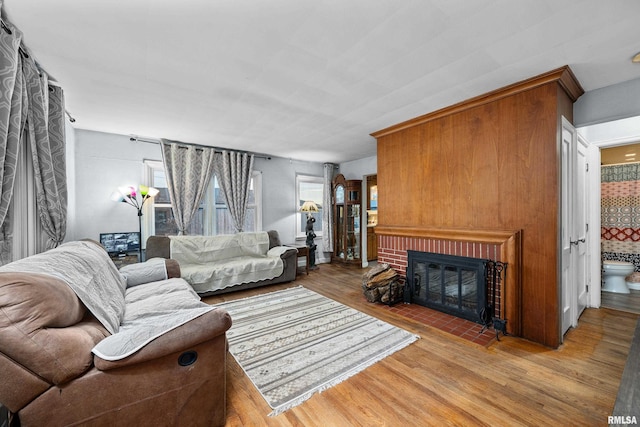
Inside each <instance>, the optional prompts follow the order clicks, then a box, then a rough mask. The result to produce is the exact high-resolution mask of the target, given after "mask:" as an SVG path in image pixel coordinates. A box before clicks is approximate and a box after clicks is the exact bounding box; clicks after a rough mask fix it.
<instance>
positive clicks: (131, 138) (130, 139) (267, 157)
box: [129, 135, 271, 160]
mask: <svg viewBox="0 0 640 427" xmlns="http://www.w3.org/2000/svg"><path fill="white" fill-rule="evenodd" d="M129 141H138V142H147V143H149V144H160V140H158V139H150V138H140V137H138V136H133V135H132V136H130V137H129ZM176 142H177V143H178V144H181V145H192V146H194V147H201V148H217V147H205V146H204V145H200V144H193V143H190V142H179V141H176ZM227 151H234V152H236V153H247V152H246V151H240V150H227ZM216 153H222V151H219V150H218V149H216ZM247 154H253V155H254V157H257V158H259V159H267V160H271V156H267V155H263V154H256V153H247Z"/></svg>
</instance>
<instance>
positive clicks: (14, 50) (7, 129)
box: [0, 22, 27, 264]
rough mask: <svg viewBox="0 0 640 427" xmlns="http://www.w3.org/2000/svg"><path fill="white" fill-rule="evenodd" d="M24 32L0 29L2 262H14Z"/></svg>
mask: <svg viewBox="0 0 640 427" xmlns="http://www.w3.org/2000/svg"><path fill="white" fill-rule="evenodd" d="M21 39H22V35H21V34H20V33H19V32H18V31H17V30H16V29H15V28H13V27H11V26H9V25H8V24H5V23H4V22H3V23H2V29H0V81H1V82H2V90H0V191H2V194H0V264H6V263H7V262H10V261H11V247H12V236H11V234H10V232H9V231H8V230H10V229H11V227H10V224H9V223H10V221H11V217H10V216H11V215H10V210H9V206H10V205H11V200H12V199H13V188H14V183H15V176H16V166H17V163H18V153H19V151H20V144H21V141H22V139H21V136H22V130H23V129H24V125H25V121H26V118H27V115H26V91H25V84H24V77H23V74H22V57H21V55H20V52H19V47H20V41H21Z"/></svg>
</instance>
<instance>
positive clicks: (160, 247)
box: [146, 230, 298, 296]
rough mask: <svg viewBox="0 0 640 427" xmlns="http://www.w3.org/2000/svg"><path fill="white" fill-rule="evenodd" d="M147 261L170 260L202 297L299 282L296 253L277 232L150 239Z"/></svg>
mask: <svg viewBox="0 0 640 427" xmlns="http://www.w3.org/2000/svg"><path fill="white" fill-rule="evenodd" d="M146 256H147V259H152V258H155V257H161V258H170V259H174V260H176V261H177V262H178V263H179V264H180V271H181V274H182V278H183V279H185V280H186V281H187V282H188V283H189V284H191V286H193V289H194V290H195V291H196V292H197V293H198V294H199V295H200V296H209V295H216V294H222V293H226V292H232V291H237V290H242V289H250V288H255V287H258V286H265V285H270V284H275V283H283V282H290V281H293V280H295V279H296V273H297V261H298V258H297V257H298V254H297V249H295V248H292V247H288V246H282V244H281V243H280V239H279V236H278V233H277V232H276V231H273V230H272V231H268V232H267V231H262V232H244V233H237V234H228V235H218V236H170V237H167V236H151V237H149V238H148V239H147V246H146Z"/></svg>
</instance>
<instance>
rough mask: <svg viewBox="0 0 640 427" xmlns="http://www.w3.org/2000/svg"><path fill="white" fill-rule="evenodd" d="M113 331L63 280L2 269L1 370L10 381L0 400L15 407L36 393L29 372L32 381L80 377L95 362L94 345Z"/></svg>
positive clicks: (49, 381) (57, 380) (7, 381)
mask: <svg viewBox="0 0 640 427" xmlns="http://www.w3.org/2000/svg"><path fill="white" fill-rule="evenodd" d="M108 335H109V333H108V332H107V331H106V329H105V328H104V327H102V326H101V325H100V323H99V322H98V321H97V320H95V319H94V318H93V317H91V315H90V314H89V313H88V311H87V310H86V308H85V306H84V305H83V304H82V302H80V299H79V298H78V297H77V296H76V294H75V292H73V290H72V289H71V288H70V287H69V286H68V285H67V284H66V283H65V282H64V281H62V280H60V279H57V278H55V277H53V276H48V275H44V274H35V273H21V272H1V273H0V359H1V360H0V362H1V363H0V365H1V366H0V371H2V372H3V379H2V381H3V383H4V384H5V385H4V386H3V387H0V402H2V403H5V404H6V405H7V406H8V407H10V408H11V406H9V405H13V406H14V407H13V408H11V409H12V410H13V411H16V408H15V405H18V406H19V405H21V404H24V403H26V402H29V401H30V400H31V399H32V398H33V397H35V396H29V392H30V391H32V390H31V389H32V388H33V387H31V388H29V387H24V385H25V384H26V383H29V379H30V376H33V378H31V379H32V380H33V381H32V383H33V382H36V381H37V380H40V379H44V380H45V381H46V382H48V383H49V384H61V383H65V382H67V381H69V380H71V379H73V378H76V377H78V376H79V375H81V374H82V373H84V372H85V371H87V370H88V369H89V368H90V367H91V366H92V363H93V354H92V353H91V349H92V348H93V347H94V346H95V345H96V344H97V343H98V342H100V341H101V340H102V339H104V338H105V337H106V336H108ZM2 355H4V356H6V358H5V357H2ZM36 379H37V380H36ZM13 384H15V386H13ZM32 392H35V391H32ZM39 392H42V390H39Z"/></svg>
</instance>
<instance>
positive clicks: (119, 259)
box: [111, 254, 138, 270]
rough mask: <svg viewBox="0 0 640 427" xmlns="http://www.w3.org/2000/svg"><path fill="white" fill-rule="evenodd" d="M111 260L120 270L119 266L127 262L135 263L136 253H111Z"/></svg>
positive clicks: (136, 260)
mask: <svg viewBox="0 0 640 427" xmlns="http://www.w3.org/2000/svg"><path fill="white" fill-rule="evenodd" d="M111 261H113V263H114V264H115V265H116V268H117V269H118V270H120V268H121V267H124V266H125V265H129V264H136V263H137V262H138V255H137V254H136V255H131V254H126V255H117V254H116V255H111Z"/></svg>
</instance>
